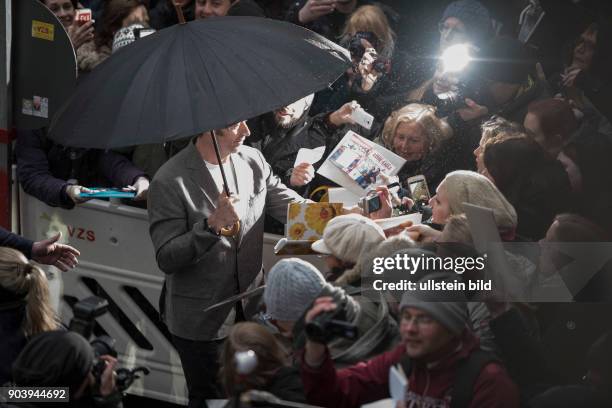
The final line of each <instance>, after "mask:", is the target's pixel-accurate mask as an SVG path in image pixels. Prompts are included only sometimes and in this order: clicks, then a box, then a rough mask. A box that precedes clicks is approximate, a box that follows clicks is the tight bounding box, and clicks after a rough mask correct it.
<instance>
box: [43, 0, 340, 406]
mask: <svg viewBox="0 0 612 408" xmlns="http://www.w3.org/2000/svg"><path fill="white" fill-rule="evenodd" d="M175 6H176V10H177V14H178V16H179V22H180V23H179V24H177V25H175V26H172V27H168V28H166V29H164V30H160V31H158V32H156V33H155V34H152V35H149V36H147V37H145V38H143V39H140V40H138V41H136V42H135V43H133V44H131V45H129V46H127V47H124V48H123V49H121V50H119V51H118V52H117V53H115V54H114V55H113V57H112V58H109V59H108V61H107V62H105V63H104V64H102V65H101V66H100V67H99V68H97V69H96V71H95V72H92V74H91V75H90V76H89V77H88V78H84V79H83V81H82V82H81V83H80V84H79V87H78V88H77V89H76V90H75V92H74V94H73V95H72V96H71V98H70V100H69V101H68V103H67V104H66V105H65V106H64V107H63V108H62V109H61V112H59V113H58V114H57V115H56V116H55V117H54V119H53V122H52V126H51V130H50V134H51V138H52V139H53V140H55V141H56V142H58V143H62V144H63V145H66V146H74V147H85V148H102V149H109V148H117V147H121V146H132V145H138V144H146V143H166V142H169V141H173V140H179V139H181V138H185V137H190V136H191V135H198V134H199V136H197V137H196V138H194V139H193V140H192V141H191V142H190V143H189V144H188V146H187V147H185V148H184V149H183V150H182V151H181V152H180V153H178V154H177V155H175V156H174V157H173V158H172V159H171V160H170V161H168V162H167V163H165V164H164V166H162V168H161V169H160V170H159V171H158V173H157V174H156V175H155V178H154V179H153V182H152V183H151V186H150V189H149V203H148V204H149V222H150V227H149V228H150V234H151V238H152V241H153V244H154V247H155V252H156V258H157V262H158V265H159V267H160V269H161V270H162V271H164V272H165V273H166V293H165V294H163V295H162V300H163V301H164V302H162V303H165V309H164V308H163V307H162V309H161V310H160V311H161V313H162V316H163V318H164V320H165V322H166V324H167V325H168V328H169V329H170V333H171V334H172V336H173V341H174V344H175V346H176V348H177V350H178V351H179V355H180V357H181V361H182V364H183V369H184V371H185V376H186V379H187V385H188V387H189V394H190V395H189V399H190V404H189V405H190V406H196V405H203V403H204V400H205V398H210V397H213V398H214V397H215V396H217V393H216V389H215V386H214V382H215V376H216V372H217V370H216V361H217V341H218V340H219V339H220V338H222V337H223V335H224V333H223V332H224V331H223V330H221V329H222V327H223V324H224V323H225V322H227V323H228V324H232V323H233V322H234V321H235V320H236V319H241V318H244V317H245V316H249V315H250V313H251V312H250V310H249V307H248V305H247V306H245V307H244V310H243V307H242V303H237V304H234V303H233V301H228V298H232V296H234V295H237V294H241V296H246V295H245V294H244V292H245V291H247V290H248V289H249V288H250V287H251V286H255V284H256V283H257V277H258V276H260V275H261V266H262V247H263V242H262V237H263V224H264V213H265V212H266V213H268V214H270V215H272V216H274V217H275V218H277V219H281V220H284V219H285V216H286V211H287V204H288V203H290V202H293V201H303V200H304V199H303V198H301V197H299V196H298V195H297V194H296V193H295V192H293V191H291V190H289V189H287V187H285V186H284V185H283V184H282V183H281V182H280V180H279V179H278V178H277V177H276V176H275V175H274V174H273V172H272V171H271V170H270V165H269V164H268V163H267V162H266V161H265V159H264V157H263V156H262V154H261V153H260V152H258V151H256V150H255V149H252V148H249V147H246V146H242V143H243V141H244V139H245V138H246V137H247V136H248V135H249V130H248V128H247V126H246V124H245V123H244V122H242V120H244V119H246V118H253V117H256V116H258V115H261V114H263V113H265V112H270V111H272V110H275V109H278V108H280V107H282V106H286V105H287V104H289V103H291V102H292V101H296V100H298V99H300V98H303V97H304V96H305V95H308V94H311V93H313V92H316V91H318V90H321V89H323V88H325V87H328V86H329V85H330V84H331V83H332V82H334V81H335V80H336V79H337V78H338V77H339V76H340V75H342V73H343V72H345V71H346V69H347V68H348V66H349V65H350V64H351V60H350V55H349V53H348V51H346V50H345V49H343V48H341V47H339V46H338V45H336V44H334V43H333V42H331V41H328V40H326V39H325V38H322V37H321V36H319V35H317V34H315V33H313V32H311V31H309V30H306V29H304V28H302V27H299V26H295V25H293V24H289V23H285V22H281V21H274V20H268V19H262V18H250V17H225V18H210V19H205V20H203V21H193V22H190V23H186V22H185V19H184V18H183V17H182V12H181V8H180V6H179V4H178V2H175ZM272 67H273V68H274V69H271V68H272ZM110 78H112V79H113V84H114V86H107V84H108V81H109V79H110ZM94 113H95V114H94ZM232 123H233V125H232ZM211 129H215V130H212V131H211ZM202 132H204V133H202ZM215 134H216V135H217V136H218V140H217V139H216V138H215V137H214V136H215ZM216 141H218V143H217V142H216ZM231 192H234V193H235V195H234V196H232V194H231ZM222 193H223V194H222ZM237 221H239V223H238V222H237ZM230 226H231V227H232V230H231V231H230V230H228V228H227V227H230ZM221 301H224V302H221ZM218 303H221V305H218ZM213 306H214V307H213ZM207 308H208V310H206V309H207Z"/></svg>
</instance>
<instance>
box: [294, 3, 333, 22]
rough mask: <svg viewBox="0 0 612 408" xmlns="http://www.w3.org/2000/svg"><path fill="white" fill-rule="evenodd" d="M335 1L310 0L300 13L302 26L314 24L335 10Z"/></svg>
mask: <svg viewBox="0 0 612 408" xmlns="http://www.w3.org/2000/svg"><path fill="white" fill-rule="evenodd" d="M335 3H336V2H335V1H334V0H308V1H307V2H306V4H304V7H302V9H301V10H300V12H299V13H298V20H299V21H300V23H302V24H308V23H312V22H313V21H315V20H317V19H319V18H320V17H323V16H325V15H327V14H330V13H333V12H334V10H335V8H336V7H335Z"/></svg>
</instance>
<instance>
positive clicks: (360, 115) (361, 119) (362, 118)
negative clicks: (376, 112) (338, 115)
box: [351, 108, 374, 130]
mask: <svg viewBox="0 0 612 408" xmlns="http://www.w3.org/2000/svg"><path fill="white" fill-rule="evenodd" d="M351 119H353V120H354V121H355V123H357V124H358V125H359V126H361V127H363V128H365V129H368V130H370V129H371V128H372V123H373V122H374V116H372V115H370V114H369V113H368V112H366V111H365V110H363V108H357V109H355V110H354V111H353V113H351Z"/></svg>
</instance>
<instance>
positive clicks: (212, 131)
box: [210, 130, 231, 197]
mask: <svg viewBox="0 0 612 408" xmlns="http://www.w3.org/2000/svg"><path fill="white" fill-rule="evenodd" d="M210 137H211V138H212V142H213V147H214V148H215V155H216V156H217V163H219V170H221V178H222V179H223V189H224V190H225V195H226V196H228V197H229V196H230V194H231V193H230V190H229V185H228V184H227V178H226V177H225V170H223V163H221V152H220V151H219V145H218V144H217V135H215V131H214V130H211V131H210Z"/></svg>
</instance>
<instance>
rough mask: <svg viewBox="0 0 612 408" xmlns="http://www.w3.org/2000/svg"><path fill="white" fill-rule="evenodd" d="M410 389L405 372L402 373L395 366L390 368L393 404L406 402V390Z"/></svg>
mask: <svg viewBox="0 0 612 408" xmlns="http://www.w3.org/2000/svg"><path fill="white" fill-rule="evenodd" d="M407 389H408V380H407V379H406V376H405V375H404V373H403V372H400V370H398V369H397V368H396V367H395V366H391V367H390V368H389V394H391V398H392V399H393V402H394V403H396V404H397V402H398V401H404V399H405V398H406V390H407Z"/></svg>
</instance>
